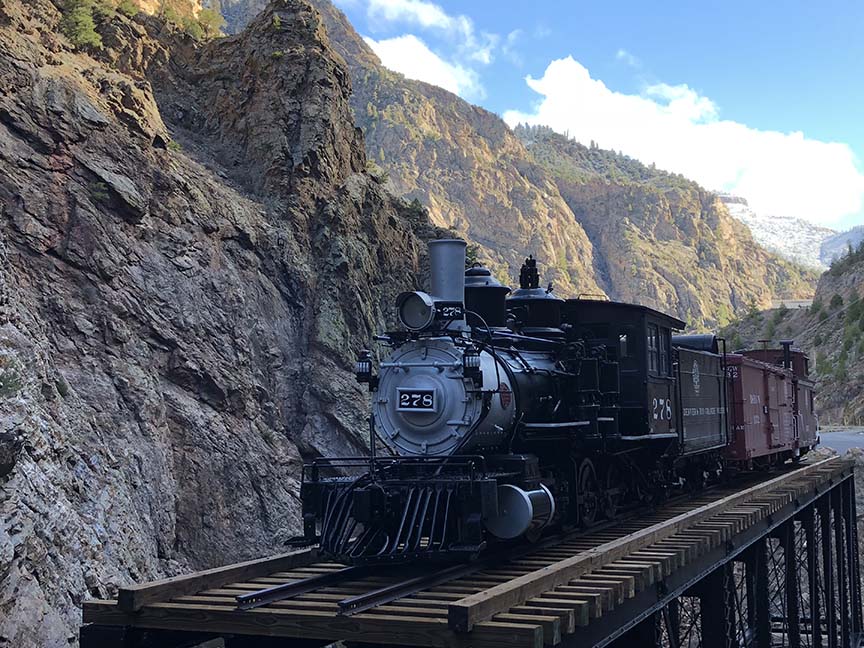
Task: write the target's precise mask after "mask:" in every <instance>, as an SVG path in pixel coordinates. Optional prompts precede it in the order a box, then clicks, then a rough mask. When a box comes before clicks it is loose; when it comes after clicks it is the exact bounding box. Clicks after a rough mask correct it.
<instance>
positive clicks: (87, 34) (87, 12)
mask: <svg viewBox="0 0 864 648" xmlns="http://www.w3.org/2000/svg"><path fill="white" fill-rule="evenodd" d="M60 28H61V29H62V30H63V33H64V34H65V35H66V38H68V39H69V40H70V41H71V42H72V44H73V45H74V46H75V47H86V46H90V47H95V48H101V47H102V37H101V36H99V34H97V33H96V23H94V22H93V1H92V0H66V4H65V6H64V7H63V20H62V22H61V23H60Z"/></svg>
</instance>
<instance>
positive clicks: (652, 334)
mask: <svg viewBox="0 0 864 648" xmlns="http://www.w3.org/2000/svg"><path fill="white" fill-rule="evenodd" d="M658 337H659V332H658V330H657V325H656V324H649V325H648V371H650V372H651V373H657V362H658V361H657V355H658V351H659V346H660V345H659V342H658V339H657V338H658Z"/></svg>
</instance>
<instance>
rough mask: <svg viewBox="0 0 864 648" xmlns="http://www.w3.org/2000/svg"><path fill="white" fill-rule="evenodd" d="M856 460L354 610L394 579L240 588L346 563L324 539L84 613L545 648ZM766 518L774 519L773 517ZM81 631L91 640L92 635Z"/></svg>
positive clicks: (184, 627) (400, 641) (702, 500)
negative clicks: (320, 550) (311, 587)
mask: <svg viewBox="0 0 864 648" xmlns="http://www.w3.org/2000/svg"><path fill="white" fill-rule="evenodd" d="M850 473H851V467H850V465H849V464H848V463H846V462H843V461H841V460H840V459H837V458H832V459H828V460H824V461H821V462H816V463H813V464H809V465H802V466H800V467H797V468H796V469H794V470H793V469H790V470H788V471H787V472H784V473H782V474H780V475H779V476H776V475H770V476H767V477H763V478H762V481H760V482H758V483H756V484H752V482H751V484H752V485H749V486H748V487H746V488H742V487H741V486H738V487H737V489H735V488H726V489H718V490H715V491H712V492H710V493H706V494H705V495H703V496H701V497H699V498H697V499H693V500H688V501H686V502H678V503H675V504H671V505H668V506H664V507H661V508H658V509H657V510H656V511H654V512H653V513H652V514H651V515H650V516H648V517H641V518H639V519H638V520H633V521H627V522H624V523H622V524H620V525H616V526H614V527H611V528H607V529H604V530H602V531H596V532H592V533H586V534H583V535H581V536H578V537H572V538H565V539H563V540H562V541H561V542H560V543H557V544H554V545H553V546H549V547H545V548H540V549H538V550H537V551H536V552H534V553H531V554H529V555H527V556H522V557H520V558H516V559H513V560H510V561H509V562H505V563H502V564H500V565H495V566H491V567H490V566H486V567H484V568H483V569H481V570H478V571H475V572H473V573H471V574H469V575H466V576H463V577H460V578H456V579H454V580H452V581H449V582H447V583H445V584H443V585H438V586H434V587H430V588H428V589H424V590H422V591H418V592H415V593H412V594H410V595H408V596H405V597H403V598H400V599H397V600H395V601H392V602H390V603H387V604H385V605H381V606H379V607H376V608H373V609H371V610H368V611H365V612H362V613H359V614H356V615H353V616H343V615H341V614H339V607H338V602H339V601H340V600H342V599H345V598H347V597H350V596H354V595H357V594H361V593H364V592H368V591H370V590H372V589H376V588H378V587H382V586H385V585H388V584H392V583H395V582H396V581H397V580H398V577H396V576H369V577H366V578H362V579H358V580H354V581H348V582H342V583H339V584H338V585H333V586H330V587H323V588H321V589H318V590H315V591H312V592H308V593H305V594H301V595H299V596H297V597H296V598H292V599H290V600H284V601H279V602H275V603H270V604H268V605H266V606H264V607H260V608H257V609H253V610H245V611H242V610H238V609H237V607H236V600H235V597H236V596H237V595H239V594H244V593H248V592H251V591H256V590H260V589H263V588H266V587H270V586H272V585H277V584H281V583H287V582H291V581H296V580H298V579H303V578H308V577H310V576H313V575H316V574H322V573H327V572H330V571H333V570H336V569H340V568H341V567H342V566H341V565H337V564H334V563H329V562H323V561H320V560H319V559H318V555H317V552H316V551H315V549H307V550H302V551H297V552H292V553H289V554H284V555H281V556H275V557H272V558H268V559H264V560H257V561H251V562H248V563H242V564H238V565H231V566H228V567H224V568H220V569H212V570H208V571H203V572H198V573H194V574H190V575H188V576H181V577H177V578H171V579H167V580H164V581H158V582H154V583H148V584H144V585H140V586H134V587H130V588H126V589H122V590H121V591H120V593H119V595H118V598H117V600H111V601H89V602H87V603H85V605H84V622H85V623H86V624H96V625H98V626H125V627H132V628H150V629H161V630H172V631H182V632H197V633H212V634H216V635H219V634H237V635H252V636H256V637H291V638H295V639H313V640H321V641H322V642H326V641H337V640H340V639H351V640H353V641H359V642H368V643H375V644H391V645H412V646H442V647H444V646H446V647H450V646H466V647H467V646H472V647H474V648H483V647H486V646H488V647H489V648H492V647H494V648H500V647H501V646H502V645H506V646H525V647H532V648H540V647H541V646H544V645H546V646H554V645H559V644H562V643H565V644H566V643H571V642H570V641H568V638H570V639H572V638H573V637H577V636H579V633H580V632H581V631H582V630H583V629H585V628H587V627H590V626H592V625H596V624H597V623H598V620H601V621H600V622H601V623H602V620H603V619H604V618H607V617H609V616H610V615H613V613H614V611H615V610H616V608H618V607H619V606H622V605H623V604H625V603H626V602H627V601H628V600H629V599H633V598H634V597H636V596H637V595H638V594H639V593H640V592H643V591H645V590H647V589H649V588H652V587H653V588H658V587H659V585H660V583H662V582H663V581H665V580H666V579H667V578H670V576H674V574H675V573H676V572H677V571H678V570H682V569H683V568H685V567H686V566H687V565H688V564H695V563H696V562H697V561H698V560H699V559H700V557H701V558H703V559H704V558H705V557H706V556H708V555H709V554H710V553H711V552H715V553H716V552H717V550H718V548H719V549H722V548H723V547H724V546H730V547H731V546H734V544H735V541H736V536H739V534H743V533H745V532H747V531H748V530H753V529H755V528H757V526H758V525H762V526H765V525H769V526H770V523H771V522H772V516H774V515H775V514H777V513H778V512H779V511H781V509H783V510H787V509H790V507H791V508H793V509H794V508H795V506H796V502H797V501H798V498H800V497H804V496H807V495H813V494H818V493H819V492H821V491H823V490H824V489H826V488H828V487H830V485H831V484H833V483H835V481H836V480H837V479H838V478H841V477H844V476H848V475H849V474H850ZM766 528H768V527H766ZM84 636H85V634H84V632H83V631H82V648H90V646H91V645H93V646H95V645H96V642H93V643H92V644H88V642H87V641H85V639H84Z"/></svg>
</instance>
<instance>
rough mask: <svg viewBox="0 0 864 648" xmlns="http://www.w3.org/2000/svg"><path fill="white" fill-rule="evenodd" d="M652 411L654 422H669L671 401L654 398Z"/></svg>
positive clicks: (670, 418)
mask: <svg viewBox="0 0 864 648" xmlns="http://www.w3.org/2000/svg"><path fill="white" fill-rule="evenodd" d="M652 411H653V413H654V420H655V421H671V420H672V401H671V400H669V399H668V398H655V399H654V403H653V408H652Z"/></svg>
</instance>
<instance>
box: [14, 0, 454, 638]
mask: <svg viewBox="0 0 864 648" xmlns="http://www.w3.org/2000/svg"><path fill="white" fill-rule="evenodd" d="M60 6H61V5H60V3H59V0H58V2H57V3H56V4H55V3H54V2H52V1H50V0H27V1H26V2H23V1H21V0H7V1H6V2H4V3H2V4H0V645H4V646H6V645H8V646H15V647H16V648H31V647H35V646H52V647H53V646H61V645H63V646H66V645H70V644H74V643H75V637H76V636H77V627H78V624H79V622H80V607H79V606H80V603H81V600H82V599H83V598H85V597H90V596H95V597H99V596H105V595H107V594H110V593H111V591H112V589H113V588H114V587H115V586H116V585H118V584H120V583H128V582H130V581H140V580H144V579H152V578H155V577H159V576H162V575H165V574H171V573H175V572H177V571H181V570H187V569H192V568H203V567H208V566H213V565H216V564H220V563H225V562H229V561H230V562H233V561H237V560H242V559H244V558H249V557H253V556H259V555H264V554H267V553H271V552H273V551H277V550H282V548H283V546H284V545H283V542H284V540H285V539H286V538H287V537H289V536H291V535H293V534H295V533H296V532H298V530H299V528H298V503H297V494H298V480H299V477H300V464H301V461H302V459H303V458H306V457H312V456H316V455H317V454H345V453H349V454H350V453H356V452H360V451H362V448H363V446H364V443H365V442H364V439H363V438H362V436H359V435H358V434H359V433H362V431H363V430H364V429H365V426H364V424H363V417H364V416H365V413H364V411H363V408H362V407H360V406H358V404H359V403H363V402H364V401H365V398H364V395H363V393H362V391H361V390H360V389H359V386H357V385H355V383H354V380H353V376H352V375H351V369H352V365H353V362H352V361H353V357H354V353H356V351H357V350H359V349H360V348H361V347H362V346H364V345H365V344H366V343H367V342H368V339H369V336H370V334H372V333H374V332H377V331H378V330H379V328H380V327H381V326H383V325H384V320H385V312H386V310H387V309H388V308H389V304H390V303H392V302H391V300H392V299H393V298H394V296H395V294H396V293H398V292H399V291H401V290H404V289H407V288H410V287H412V286H413V282H414V278H415V277H417V276H418V274H419V273H420V272H421V270H422V268H423V267H424V264H425V257H424V254H425V245H424V244H423V240H424V239H428V238H431V237H432V236H434V235H436V233H438V232H437V231H436V230H435V229H434V228H432V227H431V226H430V225H429V223H428V220H427V218H426V216H425V214H424V213H423V212H422V210H417V209H414V208H412V207H410V206H409V205H407V203H405V202H404V201H402V200H399V199H394V198H392V197H391V196H390V194H388V193H387V192H386V191H385V190H384V188H383V187H382V185H381V184H380V183H379V181H378V180H376V179H375V178H373V177H372V176H370V175H369V174H368V173H367V172H366V157H365V152H364V144H363V138H362V134H361V133H360V131H359V130H357V129H356V127H355V125H354V122H353V119H352V115H351V109H350V106H349V103H348V97H349V95H350V92H351V87H350V82H349V74H348V71H347V69H346V67H345V64H344V61H343V60H342V59H341V57H339V56H338V55H337V54H336V53H335V52H334V51H333V49H332V48H331V45H330V44H329V41H328V39H327V36H326V34H325V31H324V29H323V26H322V24H321V20H320V17H319V15H318V14H317V12H315V11H314V10H313V9H312V8H311V7H310V6H309V5H308V4H306V3H305V2H304V1H303V0H275V1H274V2H273V3H272V4H271V5H270V6H269V7H268V8H267V9H265V11H264V12H263V13H262V14H260V15H259V16H258V18H257V19H256V20H255V21H254V22H253V23H252V24H251V25H250V26H249V28H248V29H247V30H246V31H245V32H244V33H243V34H242V35H239V36H236V37H231V38H225V39H219V40H217V41H214V42H211V43H209V44H207V45H200V44H198V43H197V42H196V41H194V40H192V39H190V38H189V37H188V36H186V35H185V34H184V33H182V32H179V31H176V30H175V29H174V28H172V27H170V26H168V25H166V24H165V23H163V22H162V21H160V20H159V19H156V18H153V17H147V16H144V15H138V16H136V17H135V18H134V19H129V18H127V17H126V16H124V15H121V14H113V13H110V14H107V15H105V16H104V17H103V18H101V19H100V21H99V22H98V24H97V25H96V29H97V31H98V32H99V34H100V36H101V40H102V43H103V47H102V49H100V50H88V51H76V50H75V48H73V47H72V46H71V45H70V43H69V42H68V41H67V40H66V39H65V38H64V37H63V36H62V35H61V34H60V31H59V25H60V21H61V19H62V16H61V12H60Z"/></svg>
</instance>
